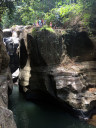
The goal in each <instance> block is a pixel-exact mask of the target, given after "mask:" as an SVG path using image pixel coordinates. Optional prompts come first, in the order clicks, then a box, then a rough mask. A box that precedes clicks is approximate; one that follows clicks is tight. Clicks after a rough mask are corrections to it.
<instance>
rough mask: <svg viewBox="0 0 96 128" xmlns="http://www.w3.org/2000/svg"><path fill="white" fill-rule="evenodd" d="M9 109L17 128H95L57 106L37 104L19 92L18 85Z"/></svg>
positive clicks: (11, 97)
mask: <svg viewBox="0 0 96 128" xmlns="http://www.w3.org/2000/svg"><path fill="white" fill-rule="evenodd" d="M9 109H11V110H12V111H13V114H14V119H15V122H16V124H17V128H95V127H94V126H91V125H88V124H87V123H86V122H82V121H80V120H78V119H76V118H74V117H73V116H71V115H69V114H68V113H66V112H64V111H63V110H62V109H59V108H58V107H56V106H51V105H48V106H43V105H37V104H35V103H33V102H29V101H27V100H26V99H25V98H24V96H23V95H22V93H19V89H18V86H17V85H14V87H13V92H12V94H11V95H10V96H9Z"/></svg>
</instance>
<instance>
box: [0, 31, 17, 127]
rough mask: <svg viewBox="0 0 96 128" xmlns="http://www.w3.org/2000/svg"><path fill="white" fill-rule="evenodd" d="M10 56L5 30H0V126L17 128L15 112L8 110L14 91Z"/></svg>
mask: <svg viewBox="0 0 96 128" xmlns="http://www.w3.org/2000/svg"><path fill="white" fill-rule="evenodd" d="M8 64H9V56H8V54H7V51H6V48H5V45H4V44H3V32H2V31H1V30H0V127H2V128H9V127H10V128H16V125H15V123H14V119H13V114H12V112H11V111H10V110H8V91H9V94H10V93H11V91H12V86H13V83H12V76H11V72H10V70H9V68H8Z"/></svg>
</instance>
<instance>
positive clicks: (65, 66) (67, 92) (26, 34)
mask: <svg viewBox="0 0 96 128" xmlns="http://www.w3.org/2000/svg"><path fill="white" fill-rule="evenodd" d="M95 48H96V46H95V41H94V40H93V39H92V37H90V36H89V35H88V33H87V32H86V31H74V30H66V32H65V31H64V30H62V31H61V30H56V31H54V32H50V31H48V30H46V29H42V30H40V29H39V28H31V29H27V28H26V29H25V30H24V31H23V33H22V35H21V40H20V75H19V84H20V90H23V92H25V93H26V94H28V93H31V94H32V93H34V92H35V91H37V92H38V90H39V92H40V91H41V92H42V93H45V92H46V93H47V92H48V94H50V95H51V96H53V97H55V98H56V99H58V100H59V101H61V102H62V103H67V104H69V106H71V107H72V109H74V110H77V111H79V112H80V113H81V116H82V117H83V118H85V117H90V116H91V113H92V110H93V109H94V108H95V107H96V80H95V79H96V67H95V63H96V62H95V60H96V57H95V56H96V52H95Z"/></svg>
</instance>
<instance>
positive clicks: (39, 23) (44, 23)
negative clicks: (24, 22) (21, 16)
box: [34, 19, 56, 29]
mask: <svg viewBox="0 0 96 128" xmlns="http://www.w3.org/2000/svg"><path fill="white" fill-rule="evenodd" d="M43 25H46V20H43V19H42V20H38V21H37V22H36V23H34V26H37V27H42V26H43ZM49 26H50V27H51V28H52V27H53V24H52V22H50V24H49ZM54 29H56V25H55V26H54Z"/></svg>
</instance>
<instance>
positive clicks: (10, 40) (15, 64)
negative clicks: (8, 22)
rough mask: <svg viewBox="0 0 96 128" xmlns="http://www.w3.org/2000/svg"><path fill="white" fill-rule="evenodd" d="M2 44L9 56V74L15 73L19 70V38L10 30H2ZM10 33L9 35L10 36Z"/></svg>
mask: <svg viewBox="0 0 96 128" xmlns="http://www.w3.org/2000/svg"><path fill="white" fill-rule="evenodd" d="M3 32H4V34H3V35H4V44H5V46H6V49H7V53H8V54H9V56H10V63H9V67H10V69H11V73H13V72H15V71H16V70H17V69H18V68H19V58H18V54H17V48H18V47H19V38H18V35H17V32H16V31H13V30H12V29H7V30H6V29H4V30H3ZM10 33H11V34H10Z"/></svg>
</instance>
